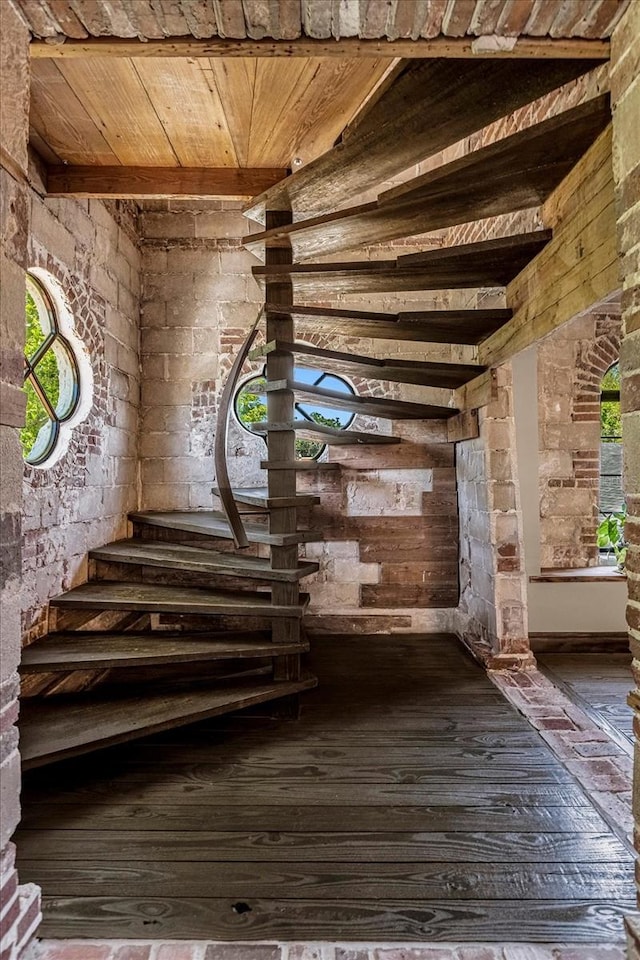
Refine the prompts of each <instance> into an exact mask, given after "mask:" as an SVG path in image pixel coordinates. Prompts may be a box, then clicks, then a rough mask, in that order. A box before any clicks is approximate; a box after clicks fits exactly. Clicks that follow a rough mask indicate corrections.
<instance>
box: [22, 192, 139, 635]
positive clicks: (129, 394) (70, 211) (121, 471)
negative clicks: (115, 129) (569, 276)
mask: <svg viewBox="0 0 640 960" xmlns="http://www.w3.org/2000/svg"><path fill="white" fill-rule="evenodd" d="M29 201H30V206H31V232H30V237H29V246H28V251H27V266H28V268H29V269H34V268H35V269H36V270H37V271H38V275H39V276H40V277H41V278H44V283H45V285H46V284H47V282H50V283H51V282H53V283H57V284H59V288H58V289H59V290H60V294H61V296H62V297H64V299H65V300H66V303H67V306H68V309H69V312H70V314H71V317H72V324H73V329H74V333H75V337H76V341H77V342H76V348H77V350H78V352H79V355H80V357H81V359H82V360H83V362H84V369H83V367H81V370H80V380H81V404H82V403H86V407H85V416H84V417H81V422H80V423H78V424H77V425H76V426H75V427H74V428H73V430H72V432H71V436H70V439H69V443H68V445H66V447H65V448H64V453H63V454H62V456H61V457H60V458H59V459H57V460H55V461H54V462H53V465H52V466H50V467H47V466H46V464H45V465H44V467H29V466H27V467H26V470H25V479H24V485H25V497H24V504H25V507H24V520H23V536H24V542H23V563H22V570H23V577H24V584H25V587H24V596H23V601H24V629H25V634H26V638H27V640H29V639H32V638H34V637H35V636H37V635H39V634H41V633H43V632H45V631H46V603H47V601H48V600H50V599H51V597H53V596H55V595H56V594H58V593H60V592H62V591H63V590H66V589H69V588H70V587H71V586H74V585H75V584H77V583H82V582H84V581H85V580H86V577H87V570H86V562H87V551H88V550H89V549H91V547H95V546H100V545H102V544H104V543H108V542H109V541H110V540H114V539H117V538H119V537H122V536H124V535H125V533H126V514H127V511H129V510H131V509H134V508H135V507H136V506H137V427H138V423H137V416H138V403H139V354H138V318H139V294H140V278H139V273H140V254H139V251H138V239H137V235H136V219H135V215H134V211H135V208H134V207H133V206H132V205H128V204H126V203H110V204H104V203H102V202H101V201H99V200H89V201H87V200H84V201H82V200H80V201H72V200H66V199H63V200H46V201H44V200H42V198H41V197H40V196H39V195H38V193H36V192H35V191H34V190H32V191H31V192H30V197H29ZM83 392H84V397H83Z"/></svg>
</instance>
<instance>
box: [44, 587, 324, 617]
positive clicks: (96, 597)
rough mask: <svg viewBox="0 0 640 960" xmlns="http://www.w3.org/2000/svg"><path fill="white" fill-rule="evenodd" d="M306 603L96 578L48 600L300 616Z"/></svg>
mask: <svg viewBox="0 0 640 960" xmlns="http://www.w3.org/2000/svg"><path fill="white" fill-rule="evenodd" d="M308 602H309V596H308V594H301V595H300V603H299V604H297V605H295V606H281V605H279V604H272V603H271V595H270V594H268V593H253V592H251V593H250V592H248V591H247V592H246V593H245V592H238V593H231V592H227V591H224V590H210V589H208V588H206V589H205V588H201V587H172V586H167V585H164V584H156V583H121V582H119V581H109V580H100V581H97V582H95V583H83V584H82V585H81V586H79V587H74V588H73V590H69V591H68V592H67V593H63V594H62V595H61V596H59V597H54V599H53V600H51V601H50V604H51V606H52V607H57V608H63V609H72V610H73V609H75V610H77V609H84V608H88V609H91V610H93V609H96V610H144V611H145V612H147V613H192V614H199V615H201V616H235V617H302V614H303V612H304V608H305V607H306V606H307V604H308Z"/></svg>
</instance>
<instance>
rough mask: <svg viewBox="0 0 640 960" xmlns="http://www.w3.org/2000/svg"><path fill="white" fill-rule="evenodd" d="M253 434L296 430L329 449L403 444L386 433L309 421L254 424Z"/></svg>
mask: <svg viewBox="0 0 640 960" xmlns="http://www.w3.org/2000/svg"><path fill="white" fill-rule="evenodd" d="M249 429H250V430H251V432H252V433H257V434H259V435H260V436H266V434H267V433H286V432H287V431H289V430H295V432H296V433H297V434H300V435H301V436H308V437H310V438H311V439H312V440H316V439H320V440H322V441H323V443H325V444H327V446H329V447H347V446H354V445H357V444H389V443H402V439H401V438H400V437H390V436H388V435H386V434H384V433H363V432H362V431H361V430H340V429H336V428H335V427H327V426H326V425H325V424H324V423H314V422H313V421H309V420H289V421H287V422H285V423H252V424H250V425H249Z"/></svg>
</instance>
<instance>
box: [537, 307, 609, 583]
mask: <svg viewBox="0 0 640 960" xmlns="http://www.w3.org/2000/svg"><path fill="white" fill-rule="evenodd" d="M620 332H621V321H620V305H619V303H618V302H613V303H610V304H603V305H601V306H598V307H595V308H594V309H593V310H591V311H590V312H589V313H588V314H586V315H585V316H583V317H578V318H576V319H575V320H572V321H570V322H569V323H566V324H564V325H563V326H562V327H560V328H559V329H558V330H555V331H554V332H553V333H552V334H550V335H549V336H548V337H547V338H546V339H545V340H543V341H542V342H541V343H540V344H539V346H538V425H539V426H538V432H539V437H538V441H539V493H540V567H541V568H542V569H548V568H562V567H587V566H594V565H597V563H598V548H597V544H596V527H597V524H598V493H599V472H600V384H601V381H602V377H603V376H604V374H605V372H606V371H607V369H608V368H609V367H610V366H611V364H612V363H615V361H616V360H617V359H618V357H619V353H620Z"/></svg>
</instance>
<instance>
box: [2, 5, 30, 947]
mask: <svg viewBox="0 0 640 960" xmlns="http://www.w3.org/2000/svg"><path fill="white" fill-rule="evenodd" d="M28 43H29V32H28V30H27V29H26V28H25V27H24V26H23V24H22V21H21V20H20V19H19V18H18V17H17V15H16V14H15V13H14V11H13V9H12V8H11V7H10V6H9V5H8V4H2V7H1V9H0V85H1V87H2V110H1V111H0V141H1V143H2V153H1V155H0V197H1V208H0V230H1V249H0V276H1V279H2V283H1V284H0V334H1V340H2V358H1V367H0V486H1V494H2V513H1V515H0V533H1V536H2V551H1V563H2V581H1V587H0V589H1V591H2V592H1V594H0V603H1V612H0V812H1V816H0V912H1V915H2V929H1V931H0V954H1V955H2V958H3V960H16V958H17V957H18V955H19V953H20V952H21V950H22V948H23V947H24V945H25V944H26V943H27V941H28V940H29V938H30V937H31V936H32V935H33V933H34V931H35V929H36V927H37V925H38V923H39V920H40V899H39V898H40V891H39V889H38V888H37V887H36V886H34V885H33V884H23V885H19V883H18V875H17V873H16V869H15V850H14V846H13V844H12V843H11V837H12V835H13V833H14V830H15V828H16V826H17V825H18V822H19V820H20V755H19V753H18V730H17V728H16V721H17V719H18V687H19V685H18V674H17V667H18V663H19V661H20V610H21V603H22V597H21V592H22V591H21V584H22V578H21V560H22V545H21V537H22V523H21V510H22V452H21V449H20V442H19V439H18V430H19V429H20V427H21V426H22V425H23V422H24V409H25V408H24V403H25V401H24V394H23V393H22V390H21V387H22V370H23V360H22V357H23V349H24V332H25V328H24V290H25V286H24V285H25V275H24V270H25V266H26V262H27V237H28V230H29V204H28V196H27V194H28V188H27V184H26V176H27V168H28V162H27V129H28V110H29V102H28V96H29V48H28Z"/></svg>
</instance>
